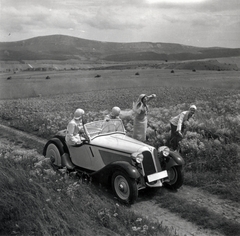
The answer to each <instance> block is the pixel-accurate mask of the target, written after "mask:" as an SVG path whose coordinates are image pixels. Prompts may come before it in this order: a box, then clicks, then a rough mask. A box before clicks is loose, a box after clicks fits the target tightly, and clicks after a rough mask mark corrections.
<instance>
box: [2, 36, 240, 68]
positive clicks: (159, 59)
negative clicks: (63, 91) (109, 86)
mask: <svg viewBox="0 0 240 236" xmlns="http://www.w3.org/2000/svg"><path fill="white" fill-rule="evenodd" d="M229 61H230V63H229ZM239 65H240V48H236V49H230V48H219V47H211V48H201V47H193V46H187V45H181V44H173V43H152V42H135V43H112V42H101V41H94V40H87V39H82V38H77V37H71V36H66V35H51V36H41V37H35V38H31V39H27V40H22V41H16V42H0V69H1V70H0V71H1V72H12V71H14V72H17V71H23V70H34V71H36V70H37V71H39V70H40V71H43V70H44V71H46V70H76V69H77V70H78V69H121V70H122V69H134V68H137V67H141V68H145V67H146V68H149V67H152V68H158V69H188V70H194V71H195V70H218V71H221V70H238V69H239Z"/></svg>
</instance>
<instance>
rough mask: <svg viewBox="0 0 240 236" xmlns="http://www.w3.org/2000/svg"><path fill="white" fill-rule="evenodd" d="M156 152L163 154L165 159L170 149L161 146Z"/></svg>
mask: <svg viewBox="0 0 240 236" xmlns="http://www.w3.org/2000/svg"><path fill="white" fill-rule="evenodd" d="M158 152H159V153H161V152H162V154H163V156H165V157H167V156H168V155H169V153H170V149H169V148H168V147H167V146H163V147H160V148H158Z"/></svg>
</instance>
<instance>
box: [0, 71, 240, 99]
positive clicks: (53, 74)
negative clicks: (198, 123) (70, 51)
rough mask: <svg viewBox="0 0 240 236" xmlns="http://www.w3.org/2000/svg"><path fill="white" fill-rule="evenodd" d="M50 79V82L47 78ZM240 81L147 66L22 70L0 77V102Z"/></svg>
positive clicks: (228, 75) (227, 75)
mask: <svg viewBox="0 0 240 236" xmlns="http://www.w3.org/2000/svg"><path fill="white" fill-rule="evenodd" d="M136 67H137V66H136ZM136 74H138V75H136ZM47 76H49V77H50V79H46V77H47ZM7 78H11V79H7ZM239 81H240V77H239V72H238V71H196V72H193V71H190V70H174V73H171V70H167V69H152V68H147V67H142V68H136V69H126V70H72V71H71V70H70V71H45V72H34V71H19V72H17V73H15V74H14V73H1V74H0V99H9V98H11V99H12V98H24V97H25V98H28V97H39V96H50V95H56V94H66V93H67V94H73V93H82V92H89V91H102V90H112V89H123V88H126V89H130V90H131V89H132V90H133V92H132V91H131V93H134V89H136V88H139V90H143V89H144V88H151V89H152V90H155V89H156V88H163V87H165V86H166V87H197V88H199V87H204V88H207V89H208V88H219V89H224V90H226V89H240V83H239ZM135 97H136V94H134V99H135Z"/></svg>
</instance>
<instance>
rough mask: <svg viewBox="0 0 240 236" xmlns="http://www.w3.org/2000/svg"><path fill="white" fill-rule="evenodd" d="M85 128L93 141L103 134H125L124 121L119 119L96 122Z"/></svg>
mask: <svg viewBox="0 0 240 236" xmlns="http://www.w3.org/2000/svg"><path fill="white" fill-rule="evenodd" d="M84 127H85V131H86V133H87V135H88V137H89V138H91V139H93V138H94V137H96V136H99V135H102V134H112V133H116V132H121V133H125V129H124V126H123V123H122V120H119V119H114V120H113V119H112V120H108V121H105V120H99V121H94V122H91V123H87V124H85V125H84Z"/></svg>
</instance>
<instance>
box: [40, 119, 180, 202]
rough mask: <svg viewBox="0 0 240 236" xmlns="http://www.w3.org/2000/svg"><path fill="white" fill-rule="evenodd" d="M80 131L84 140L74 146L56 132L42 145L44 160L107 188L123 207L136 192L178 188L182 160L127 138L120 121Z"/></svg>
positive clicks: (91, 125)
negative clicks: (76, 172)
mask: <svg viewBox="0 0 240 236" xmlns="http://www.w3.org/2000/svg"><path fill="white" fill-rule="evenodd" d="M84 131H85V135H86V138H85V139H84V140H83V142H82V143H81V144H79V145H75V146H70V145H67V144H66V142H65V133H66V130H62V131H59V132H58V133H57V134H56V135H55V136H54V137H53V138H51V139H50V140H49V141H48V142H47V143H46V145H45V147H44V150H43V154H44V156H45V157H47V158H50V160H51V161H52V164H53V165H54V166H56V167H59V168H62V167H66V168H68V169H69V170H74V171H78V172H80V173H83V174H87V175H88V176H89V177H91V178H93V179H97V180H98V181H101V182H103V183H107V184H110V185H111V186H112V189H113V191H114V193H115V194H116V196H117V197H118V198H119V199H120V200H121V201H122V202H124V203H133V202H134V201H135V200H136V199H137V197H138V191H139V190H140V189H144V188H147V187H161V186H163V185H167V186H171V187H173V188H179V187H180V186H181V185H182V183H183V173H182V165H183V163H184V161H183V159H182V157H181V156H180V155H179V154H178V153H176V152H172V151H170V150H169V148H168V147H166V146H163V147H160V148H159V150H158V151H157V150H156V148H154V147H152V146H150V145H147V144H146V143H143V142H140V141H138V140H135V139H133V138H131V137H129V136H127V135H126V132H125V129H124V126H123V123H122V121H121V120H118V119H116V120H108V121H104V120H101V121H95V122H90V123H86V124H84Z"/></svg>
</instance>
